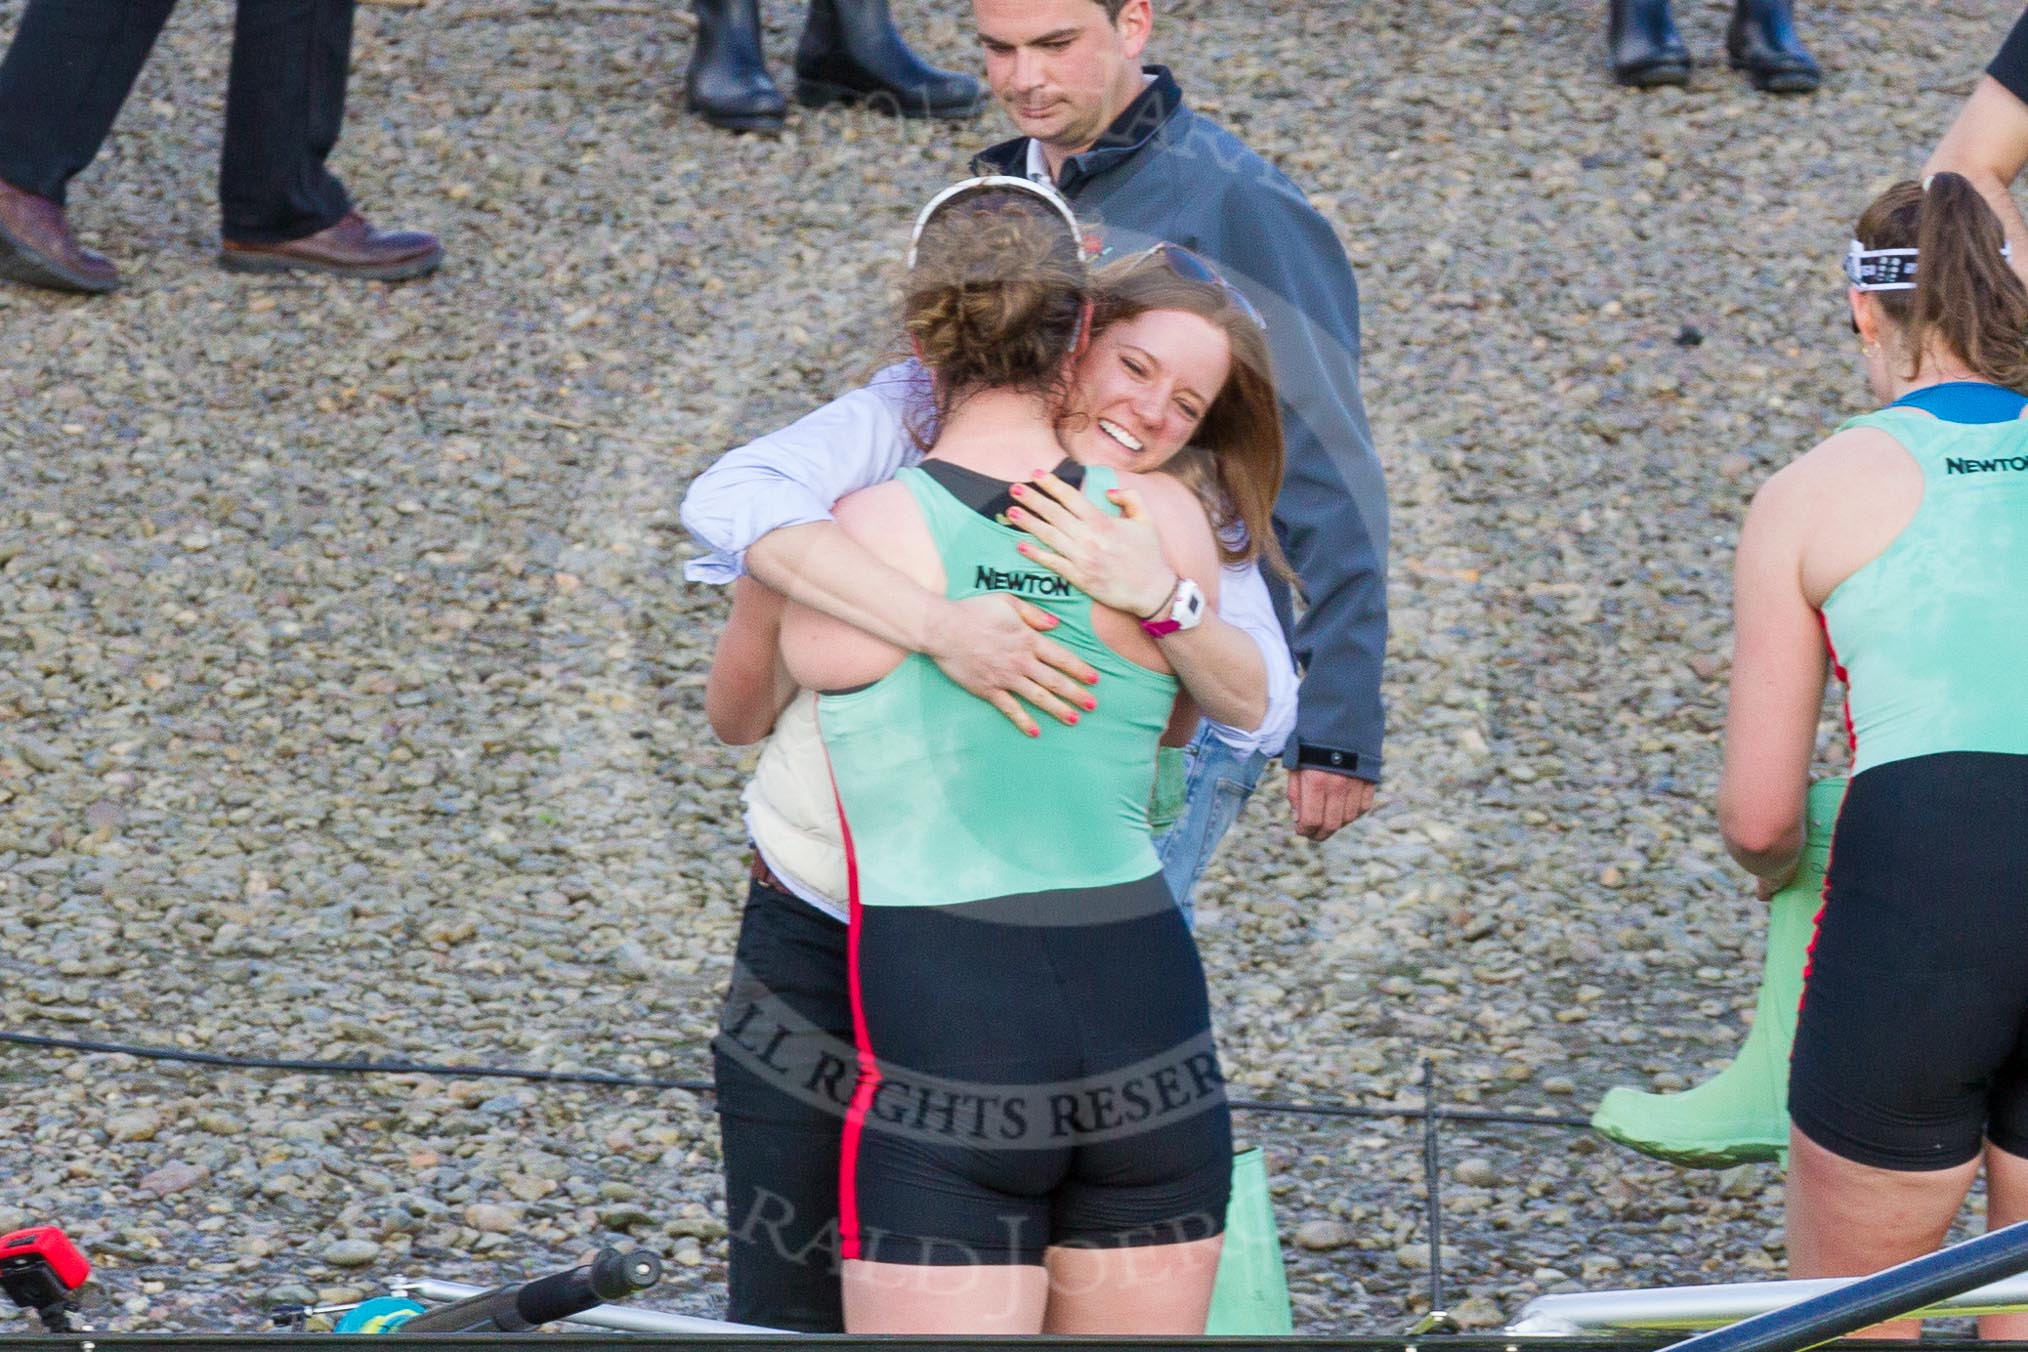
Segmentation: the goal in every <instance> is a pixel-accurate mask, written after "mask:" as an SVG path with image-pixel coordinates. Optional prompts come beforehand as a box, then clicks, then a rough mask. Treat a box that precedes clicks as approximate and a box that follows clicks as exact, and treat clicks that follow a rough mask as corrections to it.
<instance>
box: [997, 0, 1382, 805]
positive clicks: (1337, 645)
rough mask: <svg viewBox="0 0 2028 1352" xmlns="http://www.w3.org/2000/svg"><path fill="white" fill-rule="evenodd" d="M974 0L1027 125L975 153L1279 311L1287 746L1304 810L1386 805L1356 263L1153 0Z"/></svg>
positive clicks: (1294, 793)
mask: <svg viewBox="0 0 2028 1352" xmlns="http://www.w3.org/2000/svg"><path fill="white" fill-rule="evenodd" d="M972 8H973V12H974V14H975V16H976V17H977V20H978V26H979V39H980V42H981V44H982V45H983V46H984V48H985V52H986V80H987V83H989V84H990V85H992V87H993V92H994V94H996V95H997V96H998V97H999V99H1000V102H1001V104H1002V106H1004V107H1005V108H1006V110H1007V114H1008V116H1009V117H1011V118H1012V119H1013V120H1014V124H1015V126H1016V127H1017V128H1019V129H1020V130H1021V131H1022V132H1023V133H1024V135H1022V136H1020V137H1018V138H1016V139H1015V140H1012V141H1008V142H1005V143H1003V144H1001V145H997V146H994V147H993V148H992V149H990V150H988V151H986V152H985V153H984V154H983V155H981V156H979V158H978V160H977V161H976V162H975V164H974V168H975V170H976V171H977V172H980V173H997V174H1026V175H1028V176H1029V177H1031V178H1036V179H1041V180H1045V181H1049V182H1053V183H1054V184H1055V185H1056V187H1057V189H1058V190H1059V191H1060V192H1062V193H1063V195H1064V196H1065V197H1067V198H1069V199H1070V202H1071V205H1072V206H1074V207H1075V208H1076V209H1077V212H1078V214H1079V216H1080V217H1083V218H1086V219H1088V220H1094V221H1096V222H1098V223H1099V224H1100V225H1101V226H1102V227H1103V233H1104V238H1105V241H1106V246H1107V256H1108V257H1115V256H1118V255H1119V254H1121V253H1125V252H1131V251H1132V250H1134V249H1137V248H1142V247H1145V246H1147V245H1149V244H1152V243H1154V242H1156V241H1157V240H1168V241H1169V242H1171V243H1174V244H1181V245H1183V246H1184V247H1186V248H1189V249H1192V250H1194V251H1196V252H1197V253H1199V254H1202V255H1203V256H1204V257H1205V258H1208V259H1210V260H1211V261H1212V262H1213V263H1215V264H1217V265H1218V267H1219V268H1220V269H1221V270H1222V271H1223V272H1224V273H1225V274H1226V277H1227V279H1228V280H1230V281H1231V282H1232V283H1233V284H1234V285H1235V286H1237V287H1239V288H1240V289H1241V290H1242V291H1244V292H1246V294H1247V295H1248V296H1249V297H1250V298H1251V299H1252V300H1253V302H1254V304H1255V305H1257V306H1259V308H1260V310H1261V312H1262V313H1263V314H1264V315H1265V316H1266V317H1267V332H1268V346H1269V347H1270V348H1271V349H1272V351H1273V355H1274V368H1275V381H1276V384H1277V386H1278V388H1279V390H1280V394H1281V401H1282V425H1283V431H1284V434H1285V436H1286V438H1287V441H1288V457H1289V458H1288V471H1287V475H1286V477H1285V478H1284V480H1283V486H1282V493H1281V497H1280V499H1279V500H1278V501H1277V503H1276V504H1275V526H1276V528H1277V530H1278V531H1279V532H1280V533H1281V537H1282V545H1283V548H1284V549H1285V550H1286V551H1287V553H1288V556H1289V561H1290V562H1291V563H1292V564H1293V565H1294V566H1295V570H1296V572H1297V574H1298V575H1299V576H1300V577H1301V579H1302V583H1303V593H1304V600H1305V601H1306V603H1307V607H1306V609H1305V610H1304V612H1303V614H1302V616H1301V617H1300V618H1293V619H1292V614H1291V607H1290V604H1289V597H1288V595H1287V593H1286V590H1283V591H1282V592H1281V593H1280V594H1279V595H1278V596H1277V598H1276V602H1277V608H1278V609H1279V610H1280V612H1281V614H1282V619H1283V624H1284V627H1285V628H1287V629H1288V631H1289V635H1290V639H1291V645H1290V646H1291V647H1292V648H1293V649H1294V651H1295V655H1296V660H1297V662H1298V663H1300V664H1301V665H1302V667H1303V683H1302V688H1301V692H1300V694H1299V696H1298V704H1297V715H1296V732H1295V736H1294V738H1293V739H1292V740H1291V741H1290V743H1289V745H1288V746H1287V748H1286V749H1285V750H1284V751H1283V753H1282V756H1283V760H1284V762H1285V763H1286V764H1287V765H1288V767H1289V772H1290V773H1289V799H1290V805H1291V807H1292V808H1293V809H1294V812H1295V818H1296V825H1297V829H1299V830H1300V831H1301V832H1302V833H1303V834H1304V835H1306V836H1309V837H1311V838H1312V839H1316V840H1322V839H1324V838H1326V837H1328V836H1330V835H1331V834H1332V833H1333V832H1335V831H1336V830H1338V828H1339V827H1341V826H1343V825H1345V824H1346V823H1347V822H1349V821H1352V820H1354V819H1356V818H1357V817H1359V816H1360V815H1361V814H1362V813H1364V812H1365V811H1366V810H1367V809H1368V808H1369V807H1370V806H1372V802H1373V783H1374V781H1376V780H1377V779H1378V778H1379V777H1380V764H1381V759H1380V757H1381V730H1382V715H1381V706H1380V669H1381V659H1382V652H1383V649H1384V647H1385V645H1386V641H1387V589H1386V582H1387V579H1386V558H1387V491H1386V485H1385V483H1384V482H1383V480H1382V476H1381V471H1380V462H1379V460H1378V458H1377V457H1376V456H1375V455H1374V451H1373V438H1372V435H1371V434H1370V433H1369V432H1368V430H1367V426H1366V410H1365V407H1364V406H1363V405H1362V404H1361V402H1360V398H1359V292H1358V287H1357V284H1356V283H1355V282H1354V281H1353V277H1352V266H1351V264H1350V263H1349V262H1348V261H1347V260H1346V257H1345V250H1344V248H1343V247H1342V246H1341V245H1340V244H1339V243H1338V238H1337V236H1336V235H1335V234H1333V233H1332V231H1331V227H1330V225H1329V224H1328V223H1327V222H1326V221H1325V220H1324V218H1323V217H1322V216H1320V215H1318V214H1317V212H1316V210H1315V208H1313V207H1312V206H1311V205H1310V204H1309V202H1308V200H1307V199H1305V198H1304V196H1303V194H1302V191H1301V190H1300V189H1298V188H1297V187H1296V186H1295V185H1294V184H1293V183H1291V182H1289V180H1288V179H1287V178H1286V177H1284V176H1283V175H1282V174H1281V173H1280V172H1279V171H1277V170H1276V169H1274V168H1273V167H1272V166H1271V165H1269V164H1268V163H1267V162H1266V161H1265V160H1263V159H1261V158H1260V156H1258V155H1256V154H1254V153H1253V152H1252V151H1251V150H1249V149H1247V148H1246V146H1244V145H1243V144H1241V143H1240V141H1239V140H1238V138H1236V137H1234V136H1233V135H1232V134H1231V133H1230V132H1228V131H1226V130H1225V129H1224V128H1222V127H1219V126H1218V125H1216V124H1215V123H1213V122H1211V121H1209V120H1208V119H1206V118H1203V117H1200V116H1198V115H1197V114H1196V113H1194V112H1192V111H1191V110H1190V108H1189V106H1188V105H1187V104H1185V102H1184V101H1183V94H1182V91H1181V89H1180V88H1179V87H1178V85H1177V83H1176V80H1175V77H1174V76H1172V75H1171V74H1170V73H1169V71H1168V70H1167V69H1166V68H1165V67H1161V66H1150V67H1146V68H1143V67H1142V66H1141V64H1140V54H1141V51H1142V49H1143V48H1144V47H1145V46H1146V44H1147V41H1148V37H1149V34H1150V31H1151V29H1152V27H1153V23H1154V14H1153V10H1152V7H1151V5H1150V0H974V4H973V7H972ZM1207 750H1208V748H1205V747H1203V746H1200V747H1199V748H1198V754H1197V755H1196V756H1195V757H1193V764H1192V779H1193V781H1194V780H1196V779H1197V778H1199V777H1200V776H1201V775H1202V774H1204V773H1206V772H1207V771H1209V770H1210V767H1209V766H1208V765H1207V764H1206V760H1207V757H1206V755H1205V754H1204V753H1205V752H1206V751H1207ZM1191 788H1192V790H1193V794H1192V796H1193V797H1197V796H1198V795H1197V794H1196V793H1195V790H1196V789H1197V788H1198V786H1197V784H1196V783H1194V782H1193V783H1192V785H1191ZM1224 825H1229V822H1228V823H1225V824H1224ZM1220 829H1221V830H1222V826H1221V828H1220ZM1209 843H1213V844H1215V843H1216V841H1215V839H1214V840H1213V841H1211V842H1209Z"/></svg>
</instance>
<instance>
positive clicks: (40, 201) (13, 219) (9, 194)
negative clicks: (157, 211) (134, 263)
mask: <svg viewBox="0 0 2028 1352" xmlns="http://www.w3.org/2000/svg"><path fill="white" fill-rule="evenodd" d="M0 277H8V278H12V279H13V280H14V281H17V282H26V283H28V284H29V285H30V286H46V287H50V288H53V289H54V290H57V291H86V292H91V293H93V294H98V293H101V292H106V291H113V290H117V289H118V288H119V285H120V271H119V269H118V268H115V267H114V266H113V265H112V264H111V263H110V262H108V261H107V260H106V258H105V256H104V255H103V254H97V253H94V252H92V251H91V250H90V249H87V248H85V247H84V245H82V244H79V243H78V242H77V238H76V236H74V235H72V234H71V233H70V223H69V222H68V221H66V220H64V218H63V208H62V207H60V206H58V205H57V204H56V203H54V202H52V201H50V200H49V199H48V198H47V197H38V196H36V195H35V194H34V193H32V192H24V191H22V190H21V189H20V188H17V187H15V186H14V185H13V184H11V183H0Z"/></svg>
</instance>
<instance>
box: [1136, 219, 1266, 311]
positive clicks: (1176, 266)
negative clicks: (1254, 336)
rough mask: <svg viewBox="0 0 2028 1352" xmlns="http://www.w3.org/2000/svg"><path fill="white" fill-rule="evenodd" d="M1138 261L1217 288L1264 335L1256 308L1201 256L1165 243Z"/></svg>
mask: <svg viewBox="0 0 2028 1352" xmlns="http://www.w3.org/2000/svg"><path fill="white" fill-rule="evenodd" d="M1141 257H1143V258H1159V259H1161V260H1162V261H1163V262H1164V263H1165V264H1167V265H1168V268H1169V271H1171V272H1173V273H1175V274H1176V275H1177V276H1178V277H1181V278H1182V279H1183V280H1184V281H1186V282H1200V283H1203V284H1205V285H1208V286H1215V287H1217V288H1218V289H1219V290H1221V291H1223V292H1224V293H1225V294H1226V297H1227V298H1228V299H1229V300H1231V301H1232V303H1233V304H1234V305H1236V306H1238V307H1239V310H1240V313H1241V314H1244V315H1245V316H1246V317H1247V318H1248V319H1251V320H1252V321H1253V322H1254V326H1255V327H1256V328H1258V329H1259V330H1260V331H1261V332H1262V333H1266V332H1267V319H1266V317H1265V316H1263V315H1262V314H1261V312H1260V311H1259V310H1258V309H1257V308H1255V306H1254V303H1253V302H1252V301H1250V300H1248V299H1247V298H1246V293H1245V292H1244V291H1241V290H1240V289H1239V288H1238V287H1236V286H1234V285H1233V284H1232V283H1231V282H1228V281H1226V280H1225V275H1224V274H1223V273H1221V272H1220V271H1219V270H1218V269H1217V268H1214V267H1212V266H1211V264H1209V263H1207V262H1205V261H1204V259H1203V258H1202V257H1201V256H1200V255H1198V254H1194V253H1192V252H1191V251H1190V250H1188V249H1186V248H1184V247H1183V246H1182V245H1180V244H1170V243H1169V242H1167V241H1166V240H1165V241H1163V242H1162V243H1160V244H1157V245H1155V246H1154V247H1153V248H1151V249H1148V250H1146V251H1145V252H1144V253H1142V255H1141Z"/></svg>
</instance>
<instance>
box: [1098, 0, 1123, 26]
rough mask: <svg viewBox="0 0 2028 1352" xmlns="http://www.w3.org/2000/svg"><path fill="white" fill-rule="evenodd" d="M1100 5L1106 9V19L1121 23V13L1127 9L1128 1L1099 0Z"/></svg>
mask: <svg viewBox="0 0 2028 1352" xmlns="http://www.w3.org/2000/svg"><path fill="white" fill-rule="evenodd" d="M1098 3H1099V4H1101V5H1104V6H1105V7H1106V17H1107V18H1108V19H1111V20H1112V21H1113V22H1114V23H1118V22H1119V21H1120V11H1121V10H1123V9H1125V8H1126V7H1127V0H1098Z"/></svg>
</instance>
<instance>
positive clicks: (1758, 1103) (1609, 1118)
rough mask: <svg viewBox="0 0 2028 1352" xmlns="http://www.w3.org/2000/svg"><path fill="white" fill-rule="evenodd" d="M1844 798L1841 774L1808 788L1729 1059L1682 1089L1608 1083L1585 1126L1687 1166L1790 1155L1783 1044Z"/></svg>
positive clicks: (1798, 1001) (1799, 994)
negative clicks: (1756, 996) (1748, 1025)
mask: <svg viewBox="0 0 2028 1352" xmlns="http://www.w3.org/2000/svg"><path fill="white" fill-rule="evenodd" d="M1844 800H1845V781H1844V780H1842V779H1826V780H1822V781H1820V782H1819V783H1816V784H1813V785H1811V786H1810V807H1809V838H1808V841H1807V843H1806V844H1805V845H1804V846H1803V864H1802V867H1801V868H1800V869H1799V870H1797V872H1796V878H1795V881H1794V882H1792V883H1790V884H1789V885H1788V886H1787V887H1785V888H1783V889H1782V890H1781V891H1780V892H1777V893H1776V894H1775V897H1774V900H1773V901H1771V902H1769V903H1768V919H1767V963H1766V966H1765V967H1764V968H1763V969H1762V972H1761V978H1760V1001H1759V1003H1758V1004H1757V1005H1756V1006H1755V1007H1754V1016H1753V1030H1752V1031H1751V1032H1750V1033H1748V1034H1747V1038H1746V1043H1745V1045H1743V1046H1742V1047H1740V1049H1739V1055H1738V1056H1736V1057H1734V1058H1733V1061H1732V1064H1731V1065H1729V1066H1727V1067H1726V1068H1725V1069H1724V1070H1722V1071H1720V1072H1718V1074H1717V1075H1715V1076H1713V1077H1712V1078H1711V1079H1709V1080H1707V1081H1705V1082H1704V1083H1703V1084H1700V1085H1698V1086H1697V1087H1696V1088H1694V1089H1686V1090H1685V1091H1683V1092H1682V1093H1680V1094H1645V1093H1642V1092H1641V1091H1640V1090H1638V1089H1626V1088H1620V1089H1614V1090H1611V1091H1609V1092H1608V1093H1607V1094H1606V1096H1605V1098H1604V1099H1603V1100H1602V1101H1601V1102H1600V1103H1599V1105H1598V1111H1597V1112H1595V1113H1593V1114H1592V1117H1591V1125H1592V1126H1593V1128H1595V1129H1596V1130H1597V1131H1598V1133H1599V1134H1600V1135H1602V1136H1604V1137H1606V1138H1607V1139H1608V1140H1613V1141H1617V1142H1619V1143H1620V1144H1621V1145H1623V1146H1626V1147H1627V1148H1628V1149H1630V1150H1638V1151H1640V1152H1641V1153H1642V1154H1643V1155H1653V1156H1654V1157H1655V1158H1656V1159H1663V1160H1669V1161H1670V1162H1672V1163H1675V1164H1684V1165H1688V1166H1690V1167H1691V1168H1693V1169H1725V1168H1729V1167H1731V1166H1732V1165H1735V1164H1751V1163H1759V1162H1763V1161H1768V1160H1772V1161H1775V1162H1776V1163H1779V1164H1782V1165H1784V1166H1786V1165H1787V1163H1788V1154H1789V1103H1788V1100H1789V1049H1790V1047H1791V1046H1793V1045H1794V1043H1795V1040H1796V1014H1797V1011H1798V1010H1799V1009H1800V1008H1801V1005H1802V999H1803V968H1804V966H1805V965H1806V964H1807V962H1808V961H1809V948H1810V940H1811V938H1812V936H1813V935H1814V934H1815V933H1816V920H1817V911H1818V908H1819V907H1820V906H1822V904H1823V893H1824V865H1825V863H1826V862H1827V861H1828V860H1829V858H1830V855H1831V828H1832V827H1833V826H1835V825H1836V824H1837V821H1838V805H1839V804H1840V803H1842V802H1843V801H1844Z"/></svg>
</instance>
